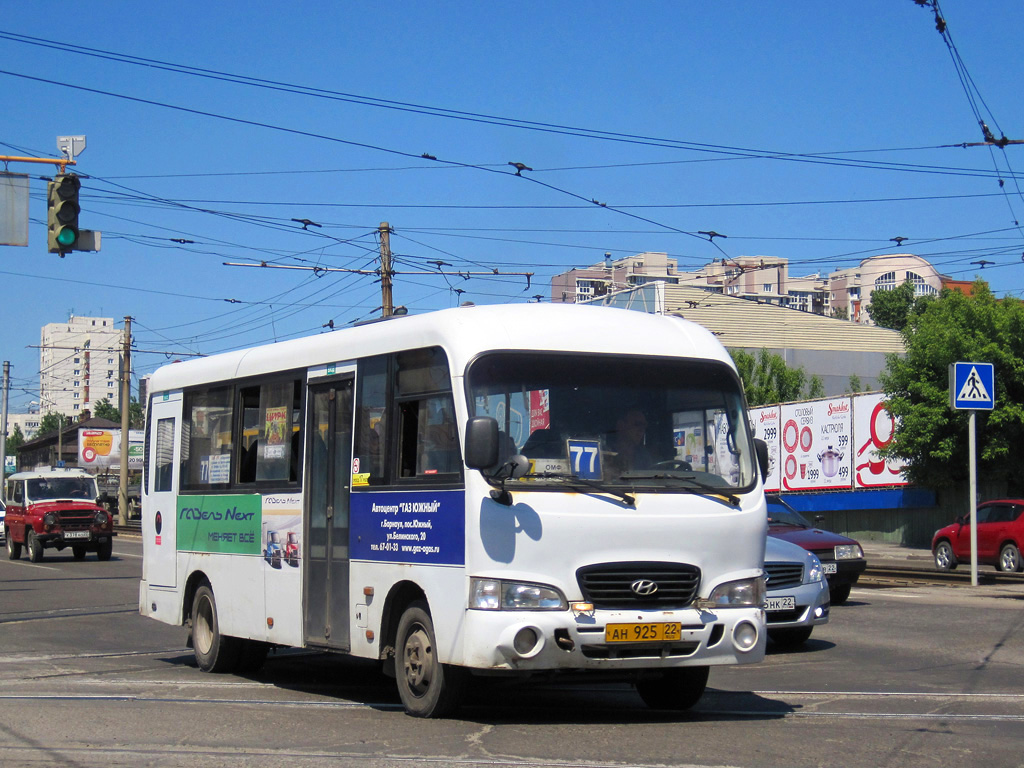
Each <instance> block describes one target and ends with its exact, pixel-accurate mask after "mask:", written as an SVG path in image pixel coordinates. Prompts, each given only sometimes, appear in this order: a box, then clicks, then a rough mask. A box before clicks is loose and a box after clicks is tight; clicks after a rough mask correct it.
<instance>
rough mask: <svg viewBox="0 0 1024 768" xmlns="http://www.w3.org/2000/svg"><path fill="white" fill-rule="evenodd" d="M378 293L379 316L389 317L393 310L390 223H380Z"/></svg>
mask: <svg viewBox="0 0 1024 768" xmlns="http://www.w3.org/2000/svg"><path fill="white" fill-rule="evenodd" d="M378 231H379V232H380V293H381V303H380V304H381V317H390V316H391V315H392V313H393V312H394V305H393V302H392V299H391V225H390V224H388V223H387V222H386V221H382V222H381V223H380V227H379V228H378Z"/></svg>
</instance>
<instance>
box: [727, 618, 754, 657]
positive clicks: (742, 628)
mask: <svg viewBox="0 0 1024 768" xmlns="http://www.w3.org/2000/svg"><path fill="white" fill-rule="evenodd" d="M732 642H733V644H734V645H735V646H736V648H737V650H740V651H744V652H746V651H749V650H751V649H752V648H753V647H754V646H755V645H757V627H755V626H754V625H753V624H751V623H750V622H749V621H741V622H740V623H739V624H737V625H736V628H735V629H734V630H733V631H732Z"/></svg>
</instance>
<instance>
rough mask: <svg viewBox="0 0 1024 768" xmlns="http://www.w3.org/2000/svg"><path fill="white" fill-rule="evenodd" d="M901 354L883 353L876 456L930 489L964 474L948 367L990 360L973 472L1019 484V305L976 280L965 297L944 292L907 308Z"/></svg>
mask: <svg viewBox="0 0 1024 768" xmlns="http://www.w3.org/2000/svg"><path fill="white" fill-rule="evenodd" d="M902 334H903V339H904V344H905V347H906V355H905V356H897V355H890V356H889V358H888V360H887V363H886V370H885V371H884V372H883V373H882V375H881V381H882V386H883V387H884V389H885V392H886V396H887V400H888V407H889V410H890V412H891V413H892V414H893V415H894V416H896V417H897V418H898V424H897V427H896V433H895V437H894V439H893V441H892V443H890V444H889V445H888V446H887V447H886V448H885V450H884V451H883V453H884V454H885V455H887V456H893V457H899V458H901V459H903V460H904V461H906V462H907V468H906V473H907V475H908V477H909V478H910V479H911V481H913V482H915V483H920V484H923V485H928V486H931V487H934V488H939V487H949V486H951V485H954V484H957V483H961V482H963V481H964V480H966V478H967V474H968V467H967V456H968V446H967V440H968V436H967V421H968V414H967V412H966V411H953V410H952V409H951V408H950V407H949V365H950V363H954V362H957V361H972V362H983V363H993V364H994V365H995V371H996V387H995V388H996V391H995V392H994V393H993V395H994V397H995V404H996V408H995V410H993V411H991V412H985V411H980V412H978V414H977V422H976V423H977V437H978V476H979V478H981V479H982V480H994V481H1001V480H1005V481H1006V483H1007V486H1008V488H1009V489H1011V490H1012V491H1013V492H1014V493H1019V492H1020V491H1021V490H1022V489H1024V478H1022V475H1021V472H1020V457H1019V454H1018V453H1017V451H1019V450H1020V446H1021V445H1022V444H1024V304H1022V303H1021V302H1020V301H1019V300H1017V299H1014V298H1005V299H1003V300H1001V301H1000V300H997V299H996V298H995V297H994V296H993V295H992V293H991V292H990V291H989V289H988V287H987V285H986V284H985V283H984V282H982V281H976V282H975V283H974V286H973V295H972V296H965V295H964V294H962V293H960V292H959V291H949V290H944V291H943V292H942V294H941V295H940V297H939V298H938V299H933V300H931V301H928V302H925V303H924V305H923V306H922V308H921V311H920V312H916V311H915V312H913V313H911V314H910V316H909V320H908V322H907V324H906V326H905V327H904V328H903V331H902Z"/></svg>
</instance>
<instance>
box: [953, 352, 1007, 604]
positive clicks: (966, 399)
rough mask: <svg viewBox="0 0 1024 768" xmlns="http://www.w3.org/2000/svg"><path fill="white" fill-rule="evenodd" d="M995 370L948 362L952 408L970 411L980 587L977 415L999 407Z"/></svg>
mask: <svg viewBox="0 0 1024 768" xmlns="http://www.w3.org/2000/svg"><path fill="white" fill-rule="evenodd" d="M995 393H996V373H995V366H994V365H993V364H992V363H975V362H968V361H960V362H956V363H950V365H949V407H950V408H952V409H953V410H955V411H967V412H968V413H969V414H970V416H969V419H968V422H967V452H968V454H969V455H968V457H967V461H968V467H967V471H968V475H969V477H970V483H969V485H970V487H969V490H968V492H969V493H970V499H968V503H969V504H970V505H971V506H970V526H971V586H972V587H976V586H978V455H977V454H978V447H977V433H976V431H975V414H976V413H977V412H978V411H979V410H982V411H991V410H994V409H995V407H996V399H995Z"/></svg>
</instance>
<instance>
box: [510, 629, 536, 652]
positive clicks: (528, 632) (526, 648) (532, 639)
mask: <svg viewBox="0 0 1024 768" xmlns="http://www.w3.org/2000/svg"><path fill="white" fill-rule="evenodd" d="M538 639H539V638H538V637H537V632H536V631H535V630H534V629H533V627H523V628H522V629H520V630H519V631H518V632H516V637H515V639H514V640H513V641H512V647H513V648H515V649H516V653H518V654H520V655H522V656H526V655H527V654H528V653H529V652H530V651H532V650H533V649H534V648H535V647H536V645H537V640H538Z"/></svg>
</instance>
